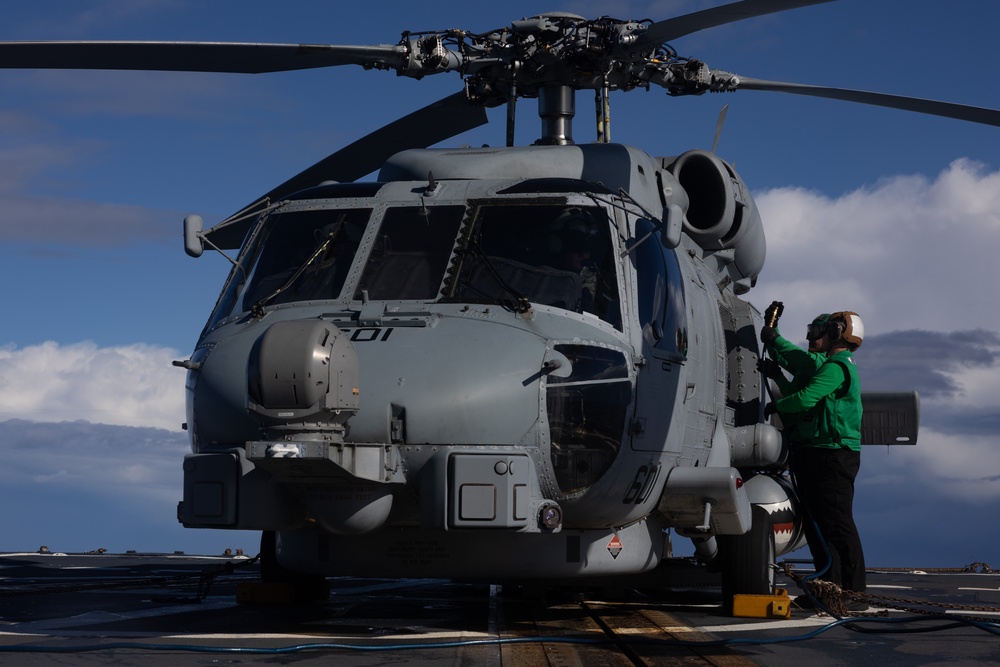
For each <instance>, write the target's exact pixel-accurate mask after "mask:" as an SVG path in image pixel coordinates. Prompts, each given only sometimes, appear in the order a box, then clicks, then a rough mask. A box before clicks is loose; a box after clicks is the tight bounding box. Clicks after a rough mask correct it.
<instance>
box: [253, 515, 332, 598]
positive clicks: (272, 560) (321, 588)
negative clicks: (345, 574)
mask: <svg viewBox="0 0 1000 667" xmlns="http://www.w3.org/2000/svg"><path fill="white" fill-rule="evenodd" d="M260 580H261V581H262V582H263V583H265V584H283V585H286V586H289V587H290V588H291V589H292V591H293V596H292V597H293V599H294V600H295V602H296V603H297V604H309V603H313V602H322V601H323V600H326V599H327V598H328V597H330V584H329V582H327V580H326V577H323V576H320V575H318V574H304V573H301V572H293V571H292V570H289V569H287V568H285V567H284V566H282V565H281V563H279V562H278V535H277V533H276V532H275V531H273V530H265V531H264V532H262V533H261V534H260Z"/></svg>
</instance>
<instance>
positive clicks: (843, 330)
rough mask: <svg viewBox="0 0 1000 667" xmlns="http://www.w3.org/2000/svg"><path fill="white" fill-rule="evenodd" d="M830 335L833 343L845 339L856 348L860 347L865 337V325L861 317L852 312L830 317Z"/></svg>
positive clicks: (842, 312) (843, 312)
mask: <svg viewBox="0 0 1000 667" xmlns="http://www.w3.org/2000/svg"><path fill="white" fill-rule="evenodd" d="M828 327H829V331H828V335H829V336H830V340H831V341H837V340H841V339H843V340H844V341H846V342H847V343H848V344H850V345H853V346H854V347H860V346H861V341H862V340H864V337H865V323H864V322H862V321H861V316H860V315H858V314H857V313H855V312H852V311H850V310H843V311H840V312H839V313H834V314H833V315H830V322H829V325H828Z"/></svg>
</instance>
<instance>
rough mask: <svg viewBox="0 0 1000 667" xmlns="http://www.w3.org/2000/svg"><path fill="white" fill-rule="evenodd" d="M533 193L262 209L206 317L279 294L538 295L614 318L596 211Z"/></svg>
mask: <svg viewBox="0 0 1000 667" xmlns="http://www.w3.org/2000/svg"><path fill="white" fill-rule="evenodd" d="M538 201H539V200H538V199H537V198H536V199H534V200H533V202H531V203H526V202H524V201H523V200H509V201H497V200H491V201H488V202H470V203H469V205H465V204H453V205H452V204H444V203H442V204H441V205H434V206H424V205H412V204H411V205H406V206H402V205H401V206H392V205H390V206H379V207H375V206H371V207H363V206H352V205H345V206H343V207H340V208H334V209H316V208H312V209H307V210H301V209H299V210H287V209H286V210H285V211H280V212H276V213H273V214H272V215H270V216H269V217H268V218H267V219H265V220H264V222H263V224H262V227H261V229H260V230H259V231H258V232H257V233H256V234H255V235H254V237H253V238H252V240H251V241H250V245H249V246H248V248H247V249H246V250H245V252H244V255H243V256H242V257H241V259H240V263H239V266H238V267H237V268H236V269H235V270H234V272H233V275H232V276H231V279H230V283H229V285H228V286H227V288H226V291H225V292H224V293H223V295H222V297H221V298H220V301H219V304H218V307H217V309H216V314H215V316H214V318H213V322H216V323H217V322H219V321H221V320H223V319H225V318H227V317H229V316H230V315H234V314H238V313H248V312H254V313H258V314H259V313H262V312H263V310H264V309H265V308H267V307H270V306H275V305H278V304H284V303H292V302H304V301H329V300H342V301H349V300H355V301H357V300H363V299H368V300H378V301H392V300H419V301H442V302H449V303H489V304H499V305H501V306H504V307H516V308H527V307H528V304H542V305H547V306H553V307H556V308H563V309H565V310H570V311H573V312H579V313H590V314H592V315H595V316H597V317H599V318H601V319H603V320H605V321H607V322H609V323H611V324H613V325H615V326H616V327H619V328H620V327H621V312H620V307H619V305H618V303H619V301H618V279H617V273H616V264H617V262H616V261H615V259H616V256H617V255H616V253H615V251H614V246H613V240H612V237H611V225H610V224H609V220H608V213H607V211H606V210H605V209H604V208H602V207H600V206H596V205H591V206H576V205H567V204H565V203H564V202H565V200H562V201H559V202H553V203H538ZM376 223H377V224H378V227H377V229H373V228H372V225H374V224H376ZM359 259H361V260H363V261H361V262H359Z"/></svg>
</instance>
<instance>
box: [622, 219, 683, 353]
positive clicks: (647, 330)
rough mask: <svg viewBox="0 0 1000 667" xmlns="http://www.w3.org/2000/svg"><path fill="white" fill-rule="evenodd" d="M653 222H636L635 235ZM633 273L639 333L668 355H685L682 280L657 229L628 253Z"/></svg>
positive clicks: (646, 230)
mask: <svg viewBox="0 0 1000 667" xmlns="http://www.w3.org/2000/svg"><path fill="white" fill-rule="evenodd" d="M653 229H654V227H653V223H651V222H650V221H649V220H644V219H640V220H638V221H637V222H636V237H637V238H640V239H641V238H644V237H646V235H647V234H650V233H651V232H653ZM632 257H633V261H634V262H635V270H636V275H637V277H638V278H637V283H638V284H637V287H638V297H639V303H638V306H639V308H638V311H639V323H640V324H641V325H642V335H643V338H645V339H646V342H647V343H648V344H649V345H651V346H652V347H653V348H654V349H656V350H658V351H661V352H663V353H665V354H666V355H667V356H668V357H671V358H676V359H683V358H684V357H686V356H687V312H686V310H685V307H684V281H683V278H682V276H681V270H680V265H679V264H678V262H677V256H676V255H675V254H674V251H673V250H670V249H667V248H664V246H663V244H662V243H661V241H660V235H659V233H658V232H656V233H653V235H652V236H651V237H649V238H648V239H646V240H645V241H643V242H642V243H639V245H638V246H637V247H636V248H635V250H634V251H633V252H632Z"/></svg>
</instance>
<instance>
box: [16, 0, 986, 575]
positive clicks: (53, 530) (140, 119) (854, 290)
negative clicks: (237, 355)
mask: <svg viewBox="0 0 1000 667" xmlns="http://www.w3.org/2000/svg"><path fill="white" fill-rule="evenodd" d="M717 4H722V3H720V2H699V1H696V0H662V1H659V2H655V1H654V2H638V1H635V2H626V1H621V2H615V1H609V2H596V1H589V0H581V1H577V2H572V1H570V2H566V1H560V0H553V1H550V2H545V3H541V4H539V3H536V2H521V1H519V0H514V1H510V2H506V3H473V2H467V1H466V2H451V1H446V2H435V3H429V4H427V5H426V6H421V7H420V8H419V9H414V5H413V4H412V3H406V2H395V1H383V2H379V3H339V2H336V3H335V2H331V1H327V2H321V1H319V0H314V1H300V2H283V3H278V2H262V1H251V2H247V1H245V0H244V1H241V2H234V1H229V0H215V1H214V2H212V3H204V2H195V1H194V0H133V1H131V2H128V3H125V2H112V1H92V2H81V1H79V0H73V1H71V0H48V1H46V2H42V3H17V4H16V5H15V6H13V7H8V8H5V16H4V21H3V23H2V24H0V40H32V39H162V40H210V41H268V42H289V43H341V44H344V43H346V44H379V43H394V42H396V41H397V40H398V39H399V36H400V33H401V32H402V31H403V30H412V31H420V30H429V29H439V28H449V27H461V28H465V29H468V30H472V31H476V32H480V31H485V30H487V29H492V28H498V27H501V26H505V25H508V24H509V23H510V22H511V21H513V20H516V19H519V18H521V17H524V16H529V15H533V14H537V13H539V12H543V11H568V12H573V13H577V14H581V15H585V16H591V17H592V16H598V15H602V14H607V15H611V16H615V17H618V18H637V19H640V18H647V17H649V18H653V19H662V18H667V17H669V16H673V15H678V14H682V13H686V12H690V11H696V10H698V9H702V8H704V7H708V6H713V5H717ZM997 25H1000V6H994V5H993V4H992V3H982V2H977V1H974V0H957V1H955V2H950V3H947V4H945V3H939V2H929V1H914V2H908V3H889V2H882V3H872V2H869V1H865V0H840V1H838V2H831V3H828V4H824V5H819V6H816V7H808V8H803V9H798V10H792V11H789V12H784V13H782V14H779V15H772V16H768V17H762V18H757V19H752V20H749V21H745V22H741V23H738V24H733V25H729V26H723V27H720V28H717V29H713V30H709V31H704V32H702V33H697V34H694V35H690V36H687V37H685V38H683V39H680V40H677V41H676V42H674V43H673V46H674V47H675V48H676V49H677V50H678V51H679V52H680V53H681V54H682V55H688V56H692V57H697V58H700V59H702V60H705V61H706V62H707V63H708V64H709V65H710V66H712V67H715V68H720V69H727V70H730V71H733V72H736V73H738V74H743V75H746V76H753V77H756V78H762V79H773V80H779V81H793V82H802V83H816V84H824V85H831V86H840V87H851V88H859V89H864V90H875V91H880V92H888V93H896V94H902V95H912V96H918V97H927V98H933V99H941V100H947V101H953V102H961V103H965V104H971V105H977V106H985V107H992V108H1000V92H998V91H997V89H996V87H995V86H994V85H992V79H991V77H992V74H993V71H992V65H993V63H995V61H996V56H995V47H994V46H993V44H994V41H995V29H996V26H997ZM459 85H460V80H459V78H458V76H457V75H454V74H452V75H439V76H435V77H429V78H427V79H424V80H422V81H412V80H409V79H403V78H398V77H396V76H395V75H394V74H392V73H387V72H377V71H371V72H365V71H363V70H361V69H360V68H349V67H345V68H339V69H335V70H315V71H306V72H295V73H283V74H267V75H221V74H220V75H216V74H190V73H188V74H185V73H135V72H61V71H45V72H28V71H0V279H2V284H3V285H4V286H5V287H6V289H5V290H4V295H3V301H4V305H5V312H6V316H5V317H3V318H2V319H0V452H3V455H4V457H5V459H6V460H7V463H6V464H5V466H3V467H2V468H0V499H2V500H3V501H5V502H6V504H7V506H9V507H10V506H18V507H23V508H24V509H23V512H22V513H21V514H20V518H18V519H13V520H10V523H5V526H6V528H7V529H6V530H5V534H4V539H3V540H2V541H0V550H16V549H29V550H33V549H36V548H37V547H38V546H39V545H41V544H46V545H49V546H51V547H53V548H56V549H63V550H67V551H69V550H85V549H93V548H98V547H105V548H109V549H112V550H124V549H139V550H174V549H183V550H186V551H188V552H215V551H217V550H220V549H221V548H225V547H233V548H235V547H241V548H244V549H246V550H248V551H252V550H254V549H255V548H256V544H255V542H256V538H255V537H254V536H252V535H248V534H242V533H237V534H231V533H225V532H205V531H188V530H183V529H181V528H180V527H179V526H178V525H177V524H176V521H175V519H174V506H175V504H176V501H177V500H178V499H179V497H180V486H181V469H180V460H181V457H182V456H183V454H184V451H185V449H186V444H185V439H184V435H183V433H181V432H180V430H179V425H180V423H181V422H182V421H183V419H184V414H183V381H184V374H183V372H182V371H180V370H178V369H176V368H173V367H171V366H170V360H172V359H179V358H186V357H187V356H188V354H189V353H190V350H191V349H192V347H193V345H194V344H195V341H196V339H197V335H198V333H199V331H200V330H201V327H202V325H203V324H204V322H205V320H206V319H207V317H208V314H209V311H210V309H211V307H212V305H213V304H214V302H215V298H216V296H217V293H218V289H219V287H220V286H221V281H222V280H223V278H224V277H225V275H226V273H227V270H228V263H227V262H226V261H225V260H224V259H222V258H220V257H218V256H216V255H214V254H206V256H204V257H202V258H201V259H199V260H193V259H191V258H189V257H187V256H186V255H185V254H184V252H183V248H182V244H181V220H182V218H183V217H184V215H186V214H188V213H199V214H201V215H202V216H204V217H205V219H206V221H208V222H209V223H212V222H215V221H218V220H220V219H221V218H223V217H225V216H226V215H228V214H229V213H231V212H233V211H235V210H237V209H239V208H240V207H242V206H243V205H244V204H246V203H248V202H250V201H252V200H253V199H254V198H255V197H256V196H258V195H259V194H262V193H263V192H266V191H267V190H269V189H270V188H271V187H273V186H274V185H276V184H277V183H279V182H281V181H283V180H285V179H286V178H288V177H289V176H291V175H292V174H295V173H296V172H298V171H299V170H301V169H302V168H304V167H306V166H308V165H311V164H312V163H314V162H315V161H317V160H319V159H321V158H323V157H325V156H326V155H327V154H329V153H331V152H333V151H334V150H336V149H337V148H339V147H340V146H342V145H344V144H346V143H349V142H350V141H352V140H354V139H356V138H358V137H360V136H362V135H364V134H366V133H368V132H370V131H372V130H375V129H377V128H378V127H380V126H381V125H383V124H385V123H387V122H389V121H391V120H393V119H395V118H397V117H399V116H402V115H404V114H406V113H408V112H410V111H412V110H415V109H417V108H419V107H422V106H424V105H425V104H428V103H429V102H431V101H433V100H435V99H439V98H441V97H444V96H446V95H448V94H450V93H452V92H455V91H456V90H457V89H458V88H459ZM587 97H588V96H587V95H585V94H581V95H580V97H579V98H578V102H577V108H578V122H577V124H576V127H575V137H576V139H577V141H578V142H587V141H591V140H592V139H593V137H592V136H590V135H589V132H590V130H589V128H590V127H591V124H590V123H589V122H587V119H586V114H588V113H589V110H590V107H591V105H590V101H589V99H587ZM727 103H728V104H729V111H728V114H727V119H726V124H725V128H724V131H723V135H722V138H721V142H720V145H719V154H720V155H721V156H722V157H723V158H725V159H727V160H729V161H730V162H732V163H734V164H735V166H736V169H737V170H738V171H739V172H740V173H741V175H742V176H743V178H744V180H745V181H746V182H747V183H748V185H749V186H750V187H751V189H752V190H753V192H754V195H755V197H756V198H757V200H758V205H759V207H760V209H761V213H762V216H763V218H764V222H765V227H766V230H767V236H768V263H767V265H766V267H765V269H764V272H763V274H762V276H761V280H760V283H759V285H758V287H757V288H756V289H755V290H754V291H753V292H751V295H750V297H751V300H752V301H753V302H754V303H755V304H757V305H758V306H759V307H761V308H763V307H764V306H766V305H767V304H768V303H769V302H770V301H771V300H772V299H781V300H783V301H784V302H785V303H786V313H785V316H784V318H783V322H784V323H785V329H786V333H787V334H788V335H789V337H791V338H793V339H801V338H804V330H805V323H807V322H808V321H809V320H810V319H812V317H813V316H814V315H815V314H816V313H818V312H829V311H832V310H842V309H852V310H856V311H858V312H860V313H861V314H862V316H863V317H864V319H865V322H866V325H867V331H868V340H867V341H866V345H865V346H864V347H863V348H862V350H861V351H860V352H859V355H858V361H859V365H860V367H861V372H862V380H863V383H864V384H865V386H866V388H871V389H874V388H886V389H889V388H900V389H907V388H916V389H918V390H920V391H921V395H922V398H923V404H922V407H923V413H922V416H923V426H924V428H923V431H922V434H921V440H920V443H919V444H918V445H917V446H916V447H907V448H904V447H896V448H893V449H891V450H887V448H869V449H867V450H866V451H865V454H864V463H863V468H862V472H861V476H860V478H859V481H858V502H857V513H858V519H859V523H860V524H861V530H862V537H863V539H864V541H865V545H866V548H867V550H868V552H869V563H871V564H876V565H877V564H884V565H907V564H913V565H921V566H935V565H946V566H959V565H963V564H966V563H968V562H972V561H974V560H979V561H986V562H991V560H992V561H998V560H1000V558H998V557H997V556H1000V538H997V537H996V536H994V534H993V533H994V531H992V530H991V529H990V528H988V527H989V526H990V525H991V524H992V516H993V515H992V512H991V510H990V508H991V507H995V503H996V502H997V500H1000V450H998V447H997V443H998V439H1000V399H998V398H997V396H1000V373H998V361H1000V309H997V308H996V305H997V299H996V297H995V296H994V295H993V289H992V284H993V282H994V281H995V278H994V276H995V271H994V270H993V266H994V265H995V261H996V260H995V259H994V257H993V254H994V249H995V248H996V247H998V246H1000V243H998V242H1000V213H998V211H1000V158H998V157H997V156H998V155H1000V128H996V127H985V126H976V125H972V124H967V123H962V122H959V121H954V120H949V119H941V118H933V117H928V116H922V115H918V114H910V113H904V112H900V111H893V110H887V109H877V108H871V107H865V106H862V105H853V104H848V103H842V102H835V101H827V100H819V99H812V98H805V97H798V96H791V95H786V94H780V93H762V92H754V91H746V92H741V93H735V94H725V95H705V96H701V97H697V98H679V99H674V98H668V97H667V96H666V95H665V94H664V93H663V91H661V90H655V89H654V90H651V91H649V92H646V91H633V92H631V93H626V94H617V95H614V96H613V98H612V104H613V107H612V122H613V125H612V138H613V139H614V140H616V141H621V142H625V143H631V144H634V145H637V146H640V147H642V148H644V149H646V150H647V151H648V152H650V153H652V154H654V155H676V154H679V153H681V152H683V151H684V150H687V149H689V148H710V147H711V144H712V138H713V135H714V132H715V125H716V118H717V116H718V113H719V111H720V109H721V108H722V106H723V105H724V104H727ZM532 107H533V105H532V103H531V102H530V101H528V102H526V103H523V104H522V105H520V107H519V111H520V113H519V119H520V123H519V131H518V142H519V143H530V142H531V141H532V140H533V139H534V138H535V135H536V133H537V132H538V129H539V121H538V119H537V117H536V116H535V112H534V109H533V108H532ZM490 117H491V121H492V122H491V123H490V125H489V126H487V127H485V128H480V129H478V130H475V131H473V132H470V133H467V134H465V135H462V136H461V137H458V138H456V139H454V140H453V141H452V142H450V144H451V145H461V144H468V145H480V144H484V143H488V144H493V145H501V144H502V143H503V141H504V128H503V110H502V109H495V110H491V111H490ZM581 119H582V121H581ZM25 499H31V500H30V502H25Z"/></svg>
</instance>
